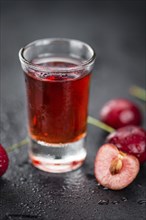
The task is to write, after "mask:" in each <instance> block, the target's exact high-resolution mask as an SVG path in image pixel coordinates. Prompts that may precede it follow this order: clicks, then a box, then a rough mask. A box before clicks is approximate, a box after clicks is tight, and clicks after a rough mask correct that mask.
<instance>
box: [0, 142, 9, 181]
mask: <svg viewBox="0 0 146 220" xmlns="http://www.w3.org/2000/svg"><path fill="white" fill-rule="evenodd" d="M8 165H9V158H8V155H7V152H6V151H5V149H4V148H3V147H2V145H1V144H0V177H1V176H2V175H3V174H4V173H5V172H6V170H7V168H8Z"/></svg>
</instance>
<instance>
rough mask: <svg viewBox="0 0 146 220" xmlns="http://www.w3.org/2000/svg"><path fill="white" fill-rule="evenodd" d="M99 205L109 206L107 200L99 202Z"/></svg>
mask: <svg viewBox="0 0 146 220" xmlns="http://www.w3.org/2000/svg"><path fill="white" fill-rule="evenodd" d="M98 204H99V205H108V204H109V200H108V199H107V200H99V202H98Z"/></svg>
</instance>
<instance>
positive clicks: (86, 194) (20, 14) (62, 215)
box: [0, 0, 146, 220]
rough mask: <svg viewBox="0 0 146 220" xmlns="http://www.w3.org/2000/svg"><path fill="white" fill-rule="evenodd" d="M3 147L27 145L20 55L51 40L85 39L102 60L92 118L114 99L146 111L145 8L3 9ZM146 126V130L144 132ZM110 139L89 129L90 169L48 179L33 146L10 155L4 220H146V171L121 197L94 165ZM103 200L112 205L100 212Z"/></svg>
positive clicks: (2, 188) (63, 5)
mask: <svg viewBox="0 0 146 220" xmlns="http://www.w3.org/2000/svg"><path fill="white" fill-rule="evenodd" d="M1 6H2V8H1V12H2V14H1V55H2V59H1V82H2V83H1V91H2V92H1V104H2V108H1V123H0V126H1V142H2V144H3V145H4V146H5V147H6V148H7V147H8V146H10V145H12V144H14V143H17V142H19V141H20V140H22V139H23V138H25V137H26V135H27V131H26V113H25V99H24V97H25V95H24V94H25V93H24V92H25V90H24V80H23V76H22V71H21V67H20V65H19V61H18V56H17V53H18V50H19V49H20V47H22V46H24V45H25V44H27V43H29V42H31V41H33V40H35V39H39V38H44V37H68V38H77V39H80V40H83V41H85V42H88V43H89V44H91V45H92V46H93V47H94V48H95V50H96V52H97V55H98V58H97V62H96V67H95V69H94V73H93V76H92V81H91V92H90V104H89V113H90V115H92V116H94V117H97V118H98V115H99V110H100V108H101V106H102V105H103V104H104V103H105V102H106V101H107V100H108V99H111V98H114V97H126V98H130V99H131V100H133V101H135V102H136V103H137V104H138V105H139V106H140V107H141V109H142V111H143V114H144V103H143V102H141V101H139V100H137V99H136V98H134V97H131V96H130V95H129V93H128V89H129V87H130V86H131V85H133V84H136V85H139V86H141V87H145V80H144V78H145V24H144V21H145V4H144V1H123V2H121V1H120V2H119V1H100V2H98V1H59V0H58V1H45V0H44V1H1ZM143 126H144V124H143ZM105 136H106V134H105V133H104V132H103V131H101V130H100V129H98V128H96V127H93V126H88V137H87V144H86V145H87V150H88V156H87V159H86V162H85V164H84V165H83V166H82V168H80V169H78V170H76V171H74V172H70V173H66V174H47V173H44V172H41V171H38V170H37V169H35V168H34V167H32V166H31V164H30V163H29V162H28V157H27V146H23V147H22V148H21V149H19V150H16V151H14V152H12V153H10V154H9V157H10V166H9V169H8V171H7V173H6V174H5V175H4V176H3V177H2V178H1V179H0V220H4V219H5V220H6V219H8V220H19V219H21V220H29V219H38V220H48V219H49V220H80V219H83V220H142V219H145V218H146V213H145V204H144V203H143V204H141V202H140V201H141V200H144V199H146V184H145V183H146V166H143V167H142V168H141V172H140V173H139V175H138V177H137V178H136V180H135V181H134V182H133V183H132V184H131V185H130V186H129V187H127V188H126V189H124V190H121V191H117V192H114V191H111V190H105V189H103V188H102V187H101V186H98V184H97V182H96V180H95V178H94V175H93V168H94V165H93V163H94V158H95V154H96V151H97V149H98V147H99V146H100V145H101V144H102V143H103V142H104V138H105ZM100 200H105V201H106V202H105V203H104V204H100V203H99V201H100Z"/></svg>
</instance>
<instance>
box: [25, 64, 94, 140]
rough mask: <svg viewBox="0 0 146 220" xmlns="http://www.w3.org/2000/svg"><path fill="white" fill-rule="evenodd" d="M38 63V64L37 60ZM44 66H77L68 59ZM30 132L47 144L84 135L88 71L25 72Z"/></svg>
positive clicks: (32, 135)
mask: <svg viewBox="0 0 146 220" xmlns="http://www.w3.org/2000/svg"><path fill="white" fill-rule="evenodd" d="M39 65H41V63H39ZM42 65H43V66H49V67H55V66H59V67H60V66H61V67H68V66H76V65H75V64H73V63H68V62H47V63H42ZM25 77H26V88H27V97H28V118H29V132H30V135H31V137H32V138H33V139H35V140H39V141H44V142H47V143H56V144H59V143H68V142H74V141H77V140H79V139H80V138H82V137H84V136H85V134H86V120H87V105H88V92H89V79H90V74H85V73H83V72H81V71H80V72H79V71H78V72H73V73H71V74H70V75H67V74H60V75H58V76H57V75H54V74H52V75H47V74H46V75H45V74H43V75H42V74H41V73H39V72H27V73H26V74H25Z"/></svg>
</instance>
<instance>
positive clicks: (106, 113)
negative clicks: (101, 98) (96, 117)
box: [100, 99, 142, 129]
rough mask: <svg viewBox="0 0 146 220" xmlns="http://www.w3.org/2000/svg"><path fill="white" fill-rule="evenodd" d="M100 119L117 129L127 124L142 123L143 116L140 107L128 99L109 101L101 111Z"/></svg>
mask: <svg viewBox="0 0 146 220" xmlns="http://www.w3.org/2000/svg"><path fill="white" fill-rule="evenodd" d="M100 119H101V121H103V122H104V123H106V124H108V125H109V126H111V127H113V128H115V129H117V128H121V127H124V126H127V125H140V124H141V121H142V116H141V112H140V110H139V108H138V107H137V106H136V105H135V104H134V103H132V102H131V101H129V100H127V99H113V100H110V101H108V102H107V103H106V104H105V105H104V106H103V108H102V109H101V112H100Z"/></svg>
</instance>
